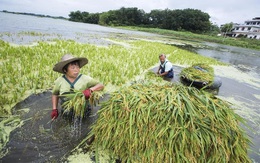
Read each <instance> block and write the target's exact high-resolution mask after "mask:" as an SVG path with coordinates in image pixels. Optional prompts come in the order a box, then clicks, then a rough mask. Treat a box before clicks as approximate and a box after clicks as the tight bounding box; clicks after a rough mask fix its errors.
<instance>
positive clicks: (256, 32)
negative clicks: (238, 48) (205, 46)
mask: <svg viewBox="0 0 260 163" xmlns="http://www.w3.org/2000/svg"><path fill="white" fill-rule="evenodd" d="M230 34H231V36H232V37H247V38H251V39H260V17H256V18H253V19H252V20H248V21H245V23H244V24H234V26H233V29H232V30H231V33H230Z"/></svg>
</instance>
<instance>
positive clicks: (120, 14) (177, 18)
mask: <svg viewBox="0 0 260 163" xmlns="http://www.w3.org/2000/svg"><path fill="white" fill-rule="evenodd" d="M209 19H210V16H209V14H207V13H205V12H202V11H201V10H198V9H190V8H188V9H183V10H180V9H176V10H170V9H165V10H158V9H156V10H152V11H151V12H150V13H145V11H144V10H142V9H138V8H136V7H132V8H125V7H122V8H120V9H119V10H110V11H107V12H103V13H89V12H81V11H72V12H70V14H69V20H70V21H76V22H84V23H91V24H100V25H109V26H142V27H152V28H162V29H169V30H177V31H191V32H196V33H202V32H208V31H210V30H212V29H214V30H215V29H216V25H212V24H211V22H210V20H209Z"/></svg>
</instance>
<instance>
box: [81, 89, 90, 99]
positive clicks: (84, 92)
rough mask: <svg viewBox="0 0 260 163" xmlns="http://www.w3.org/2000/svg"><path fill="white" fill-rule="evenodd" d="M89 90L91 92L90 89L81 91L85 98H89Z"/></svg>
mask: <svg viewBox="0 0 260 163" xmlns="http://www.w3.org/2000/svg"><path fill="white" fill-rule="evenodd" d="M91 92H92V90H91V89H86V90H85V91H83V94H84V96H85V98H86V100H88V99H89V98H90V96H91Z"/></svg>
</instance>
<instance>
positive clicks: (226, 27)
mask: <svg viewBox="0 0 260 163" xmlns="http://www.w3.org/2000/svg"><path fill="white" fill-rule="evenodd" d="M232 29H233V23H232V22H230V23H226V24H224V25H221V27H220V30H221V32H225V33H226V32H231V30H232Z"/></svg>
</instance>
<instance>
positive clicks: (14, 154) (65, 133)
mask: <svg viewBox="0 0 260 163" xmlns="http://www.w3.org/2000/svg"><path fill="white" fill-rule="evenodd" d="M98 109H99V107H94V108H93V110H92V112H91V115H90V116H89V117H87V118H86V119H85V120H83V121H82V122H81V123H76V124H75V123H74V121H69V120H67V119H64V118H62V117H61V116H59V117H58V118H57V120H55V121H51V118H50V113H51V92H44V93H42V94H39V95H32V96H30V97H28V98H27V99H26V100H25V101H23V102H20V103H18V104H17V105H16V106H15V108H14V114H17V115H20V117H21V119H22V120H23V121H24V125H23V126H22V127H20V128H18V129H16V130H14V131H13V132H12V133H11V135H10V141H9V142H8V144H7V146H6V148H5V149H4V150H8V154H7V155H6V156H5V157H3V158H2V159H1V160H0V162H1V161H2V162H10V163H11V162H52V161H54V162H59V160H61V159H62V158H63V157H64V156H65V155H66V154H68V153H69V152H70V151H71V150H72V149H73V148H75V146H76V145H77V144H79V143H80V142H81V141H82V140H83V139H84V138H86V136H87V134H88V132H89V131H90V128H89V127H90V125H91V124H92V123H93V122H94V121H95V120H96V118H97V116H96V112H97V110H98ZM28 110H29V111H28Z"/></svg>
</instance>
